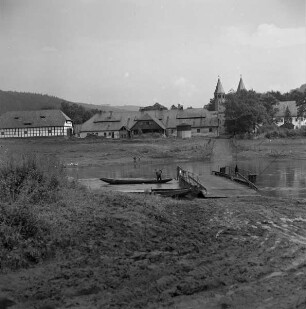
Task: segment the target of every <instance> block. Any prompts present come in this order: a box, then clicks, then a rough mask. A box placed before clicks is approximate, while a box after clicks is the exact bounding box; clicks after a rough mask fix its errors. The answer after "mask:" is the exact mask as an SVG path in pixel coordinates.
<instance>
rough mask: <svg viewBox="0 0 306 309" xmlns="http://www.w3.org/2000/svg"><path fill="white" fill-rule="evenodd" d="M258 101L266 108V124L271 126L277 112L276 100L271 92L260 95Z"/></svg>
mask: <svg viewBox="0 0 306 309" xmlns="http://www.w3.org/2000/svg"><path fill="white" fill-rule="evenodd" d="M260 101H261V103H262V104H263V106H264V107H265V108H266V111H267V114H268V118H267V121H268V123H269V124H272V123H273V122H274V119H275V114H276V113H277V112H278V109H277V107H276V105H277V103H278V102H279V101H278V99H276V97H275V96H274V95H273V93H272V92H266V93H263V94H261V95H260Z"/></svg>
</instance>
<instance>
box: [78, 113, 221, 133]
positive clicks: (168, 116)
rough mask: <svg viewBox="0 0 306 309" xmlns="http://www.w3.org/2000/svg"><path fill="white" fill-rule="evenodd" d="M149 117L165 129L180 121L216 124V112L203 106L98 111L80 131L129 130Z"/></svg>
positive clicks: (195, 124) (193, 125) (194, 125)
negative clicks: (136, 110)
mask: <svg viewBox="0 0 306 309" xmlns="http://www.w3.org/2000/svg"><path fill="white" fill-rule="evenodd" d="M149 118H150V119H153V120H154V121H155V122H156V123H158V124H159V125H160V126H161V127H164V128H166V129H175V128H176V126H177V125H180V124H182V123H186V124H189V125H191V126H192V127H193V128H201V127H212V126H218V121H217V115H216V113H215V112H210V111H207V110H205V109H203V108H192V109H185V110H178V109H171V110H146V111H139V112H121V113H120V112H108V113H98V114H96V115H94V116H93V117H92V118H91V119H89V120H88V121H86V122H85V123H84V124H83V125H82V129H81V132H95V131H119V130H120V129H121V128H122V127H125V128H127V129H128V130H129V129H131V128H132V127H133V126H134V125H135V123H136V122H137V121H141V120H145V119H149Z"/></svg>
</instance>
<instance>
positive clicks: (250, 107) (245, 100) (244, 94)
mask: <svg viewBox="0 0 306 309" xmlns="http://www.w3.org/2000/svg"><path fill="white" fill-rule="evenodd" d="M268 119H269V116H268V113H267V110H266V108H265V106H264V105H263V103H262V101H261V100H260V94H258V93H256V92H255V91H253V90H250V91H246V90H242V91H239V92H236V93H229V94H227V95H226V101H225V124H224V125H225V128H226V131H227V132H228V133H231V134H235V133H247V132H248V133H251V132H253V131H254V130H255V128H256V126H258V125H260V124H264V123H267V122H268Z"/></svg>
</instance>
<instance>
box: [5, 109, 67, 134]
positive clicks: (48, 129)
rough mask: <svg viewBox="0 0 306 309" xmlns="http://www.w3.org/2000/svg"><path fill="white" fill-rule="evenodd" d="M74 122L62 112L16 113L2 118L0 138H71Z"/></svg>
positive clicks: (7, 114)
mask: <svg viewBox="0 0 306 309" xmlns="http://www.w3.org/2000/svg"><path fill="white" fill-rule="evenodd" d="M72 133H73V127H72V121H71V119H70V118H69V117H68V116H67V115H65V114H64V113H63V112H62V111H60V110H36V111H14V112H7V113H4V114H2V115H1V116H0V138H16V137H21V138H26V137H38V136H70V135H72Z"/></svg>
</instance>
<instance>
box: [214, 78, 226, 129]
mask: <svg viewBox="0 0 306 309" xmlns="http://www.w3.org/2000/svg"><path fill="white" fill-rule="evenodd" d="M214 98H215V111H216V112H217V119H218V132H217V135H219V134H220V133H221V134H222V133H224V131H225V130H224V122H225V115H224V112H225V106H224V103H225V92H224V89H223V86H222V84H221V81H220V77H218V82H217V86H216V90H215V92H214Z"/></svg>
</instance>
